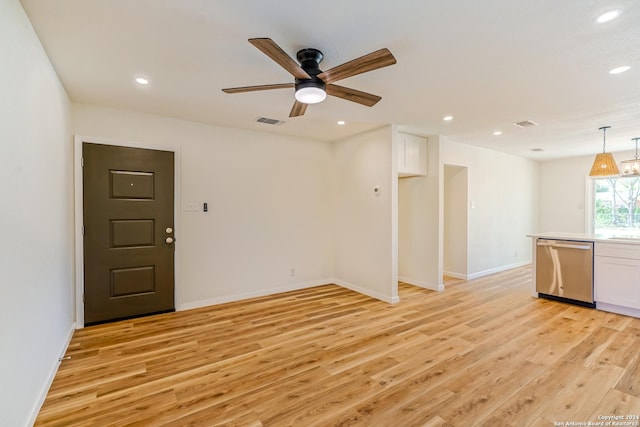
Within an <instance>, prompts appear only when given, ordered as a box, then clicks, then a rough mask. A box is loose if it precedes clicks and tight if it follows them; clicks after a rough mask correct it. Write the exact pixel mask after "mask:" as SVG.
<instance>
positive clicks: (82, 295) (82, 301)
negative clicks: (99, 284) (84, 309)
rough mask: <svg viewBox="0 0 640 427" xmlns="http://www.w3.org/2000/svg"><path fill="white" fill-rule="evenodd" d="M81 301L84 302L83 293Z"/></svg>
mask: <svg viewBox="0 0 640 427" xmlns="http://www.w3.org/2000/svg"><path fill="white" fill-rule="evenodd" d="M82 303H83V304H84V294H82Z"/></svg>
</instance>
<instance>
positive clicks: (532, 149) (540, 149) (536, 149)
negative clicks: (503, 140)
mask: <svg viewBox="0 0 640 427" xmlns="http://www.w3.org/2000/svg"><path fill="white" fill-rule="evenodd" d="M529 151H538V152H539V151H544V149H543V148H529Z"/></svg>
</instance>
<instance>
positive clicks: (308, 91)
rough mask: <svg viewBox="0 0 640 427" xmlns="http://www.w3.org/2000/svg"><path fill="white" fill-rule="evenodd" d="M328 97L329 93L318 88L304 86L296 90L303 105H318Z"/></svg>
mask: <svg viewBox="0 0 640 427" xmlns="http://www.w3.org/2000/svg"><path fill="white" fill-rule="evenodd" d="M326 97H327V92H325V91H324V89H323V88H321V87H317V86H303V87H297V88H296V99H297V100H298V101H299V102H302V103H303V104H317V103H319V102H322V101H324V100H325V98H326Z"/></svg>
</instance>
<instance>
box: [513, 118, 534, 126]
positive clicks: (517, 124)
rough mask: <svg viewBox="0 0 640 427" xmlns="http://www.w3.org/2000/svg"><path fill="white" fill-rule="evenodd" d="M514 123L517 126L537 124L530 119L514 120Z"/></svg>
mask: <svg viewBox="0 0 640 427" xmlns="http://www.w3.org/2000/svg"><path fill="white" fill-rule="evenodd" d="M514 125H516V126H518V127H519V128H530V127H533V126H538V124H537V123H536V122H532V121H531V120H523V121H521V122H515V123H514Z"/></svg>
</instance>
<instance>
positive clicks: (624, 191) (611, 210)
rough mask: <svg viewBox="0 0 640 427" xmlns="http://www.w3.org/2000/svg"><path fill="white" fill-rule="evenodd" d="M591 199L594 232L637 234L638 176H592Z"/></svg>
mask: <svg viewBox="0 0 640 427" xmlns="http://www.w3.org/2000/svg"><path fill="white" fill-rule="evenodd" d="M593 201H594V203H593V206H594V211H593V231H594V233H595V234H597V235H607V236H611V235H614V236H634V237H640V177H610V178H598V179H594V182H593Z"/></svg>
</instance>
